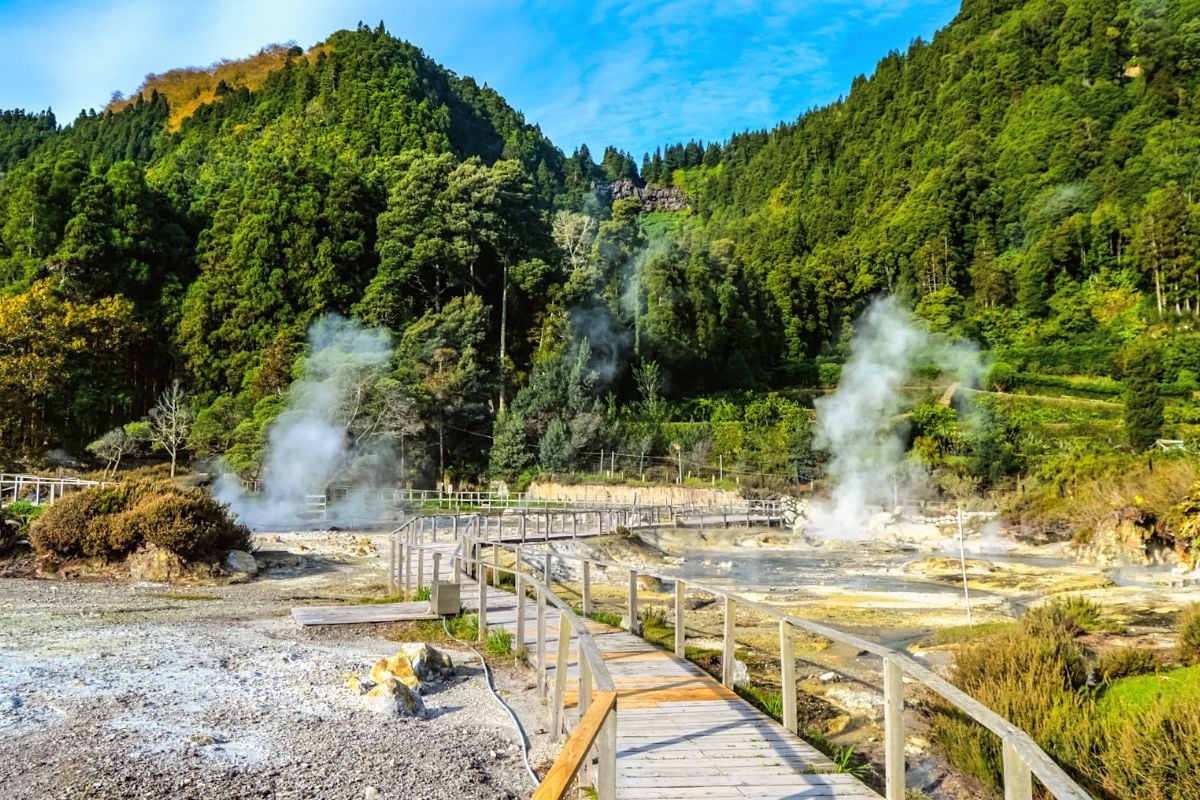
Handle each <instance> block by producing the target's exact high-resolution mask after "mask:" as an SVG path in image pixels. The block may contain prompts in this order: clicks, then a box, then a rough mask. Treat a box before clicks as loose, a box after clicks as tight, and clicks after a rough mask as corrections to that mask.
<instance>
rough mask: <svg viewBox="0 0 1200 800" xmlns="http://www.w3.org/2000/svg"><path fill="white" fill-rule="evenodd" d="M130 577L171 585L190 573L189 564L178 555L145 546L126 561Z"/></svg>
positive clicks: (160, 548) (152, 546)
mask: <svg viewBox="0 0 1200 800" xmlns="http://www.w3.org/2000/svg"><path fill="white" fill-rule="evenodd" d="M125 566H127V567H128V568H129V577H131V578H133V579H134V580H135V581H150V582H152V583H171V582H173V581H177V580H180V579H181V578H183V577H184V576H185V575H186V574H187V571H188V568H187V562H186V561H184V560H183V559H182V558H180V557H179V556H178V555H177V554H176V553H173V552H171V551H170V550H166V549H164V548H162V547H157V546H155V545H152V544H151V545H145V546H144V547H141V548H139V549H138V550H137V551H136V552H134V553H133V554H131V555H130V556H129V558H127V559H126V560H125Z"/></svg>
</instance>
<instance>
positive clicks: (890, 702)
mask: <svg viewBox="0 0 1200 800" xmlns="http://www.w3.org/2000/svg"><path fill="white" fill-rule="evenodd" d="M883 742H884V775H885V780H886V784H887V794H886V797H887V800H904V673H903V672H901V671H900V667H899V665H898V664H896V663H895V662H894V661H892V659H890V658H885V659H884V660H883ZM1007 763H1008V762H1007V759H1006V761H1005V765H1006V767H1007Z"/></svg>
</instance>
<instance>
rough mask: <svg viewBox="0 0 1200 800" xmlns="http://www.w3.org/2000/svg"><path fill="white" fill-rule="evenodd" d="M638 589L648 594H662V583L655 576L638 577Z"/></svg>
mask: <svg viewBox="0 0 1200 800" xmlns="http://www.w3.org/2000/svg"><path fill="white" fill-rule="evenodd" d="M637 582H638V587H639V588H641V589H644V590H646V591H647V592H661V591H662V581H660V580H659V579H658V578H656V577H654V576H653V575H638V579H637Z"/></svg>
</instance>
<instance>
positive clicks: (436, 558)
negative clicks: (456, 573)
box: [429, 550, 442, 597]
mask: <svg viewBox="0 0 1200 800" xmlns="http://www.w3.org/2000/svg"><path fill="white" fill-rule="evenodd" d="M441 563H442V554H441V553H439V552H437V551H436V550H435V551H434V552H433V578H432V579H431V580H430V581H429V582H430V584H434V583H437V582H438V569H439V567H440V566H441ZM432 596H433V595H432V594H431V595H430V597H432Z"/></svg>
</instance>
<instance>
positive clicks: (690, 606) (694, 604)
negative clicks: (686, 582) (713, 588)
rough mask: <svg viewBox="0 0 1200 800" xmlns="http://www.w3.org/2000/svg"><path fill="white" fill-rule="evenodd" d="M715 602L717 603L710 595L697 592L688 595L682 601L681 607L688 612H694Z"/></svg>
mask: <svg viewBox="0 0 1200 800" xmlns="http://www.w3.org/2000/svg"><path fill="white" fill-rule="evenodd" d="M715 602H717V598H715V597H713V596H712V595H711V594H705V593H704V592H697V593H695V594H689V595H688V596H687V597H685V598H684V599H683V607H684V608H686V609H687V610H688V611H695V610H696V609H698V608H705V607H707V606H711V605H712V604H713V603H715Z"/></svg>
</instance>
